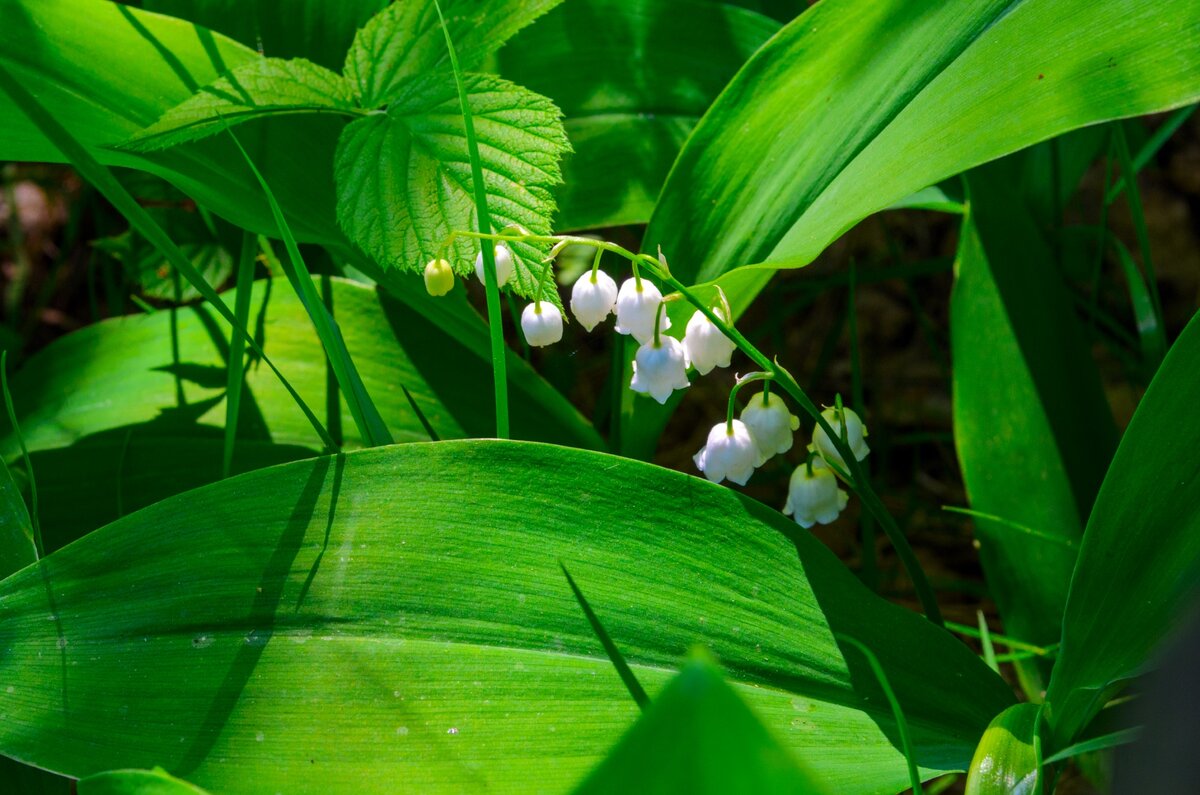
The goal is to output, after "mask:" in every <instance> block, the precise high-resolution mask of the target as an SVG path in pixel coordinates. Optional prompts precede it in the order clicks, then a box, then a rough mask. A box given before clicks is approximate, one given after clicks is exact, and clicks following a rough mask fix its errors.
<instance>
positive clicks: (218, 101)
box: [125, 58, 361, 152]
mask: <svg viewBox="0 0 1200 795" xmlns="http://www.w3.org/2000/svg"><path fill="white" fill-rule="evenodd" d="M292 113H334V114H342V115H348V116H353V115H356V114H358V113H361V111H359V110H358V108H357V107H356V106H355V104H354V97H353V95H352V93H351V90H350V85H349V84H348V83H347V82H346V81H345V80H344V79H342V76H341V75H339V74H337V73H335V72H331V71H329V70H328V69H325V68H324V67H320V66H317V65H316V64H314V63H312V62H311V61H306V60H304V59H303V58H294V59H291V60H286V61H285V60H281V59H279V58H255V59H253V60H250V61H248V62H247V63H244V64H242V65H241V66H239V67H237V68H236V69H234V70H232V71H231V72H229V73H228V74H226V75H224V76H222V77H221V78H220V79H219V80H217V81H216V82H214V83H212V84H210V85H207V86H205V87H204V88H202V89H200V90H199V91H198V92H196V93H195V94H193V95H192V96H191V97H189V98H188V99H186V100H184V101H183V102H181V103H180V104H178V105H176V106H175V107H173V108H171V109H170V110H168V111H167V112H166V113H164V114H163V115H162V116H160V117H159V119H158V120H157V121H156V122H154V123H153V124H151V125H150V126H149V127H147V128H145V129H144V130H141V131H140V132H138V134H137V135H135V136H134V137H133V138H131V139H130V140H129V141H127V142H126V144H125V147H126V148H127V149H130V150H131V151H135V152H137V151H141V152H149V151H153V150H155V149H166V148H167V147H171V146H176V145H178V144H181V143H185V142H187V141H195V140H198V139H200V138H206V137H208V136H210V135H216V134H217V133H220V132H222V131H224V130H225V128H226V127H227V126H229V125H234V124H239V123H241V122H245V121H250V120H252V119H256V118H260V117H263V116H278V115H281V114H292Z"/></svg>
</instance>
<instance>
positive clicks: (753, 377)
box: [725, 373, 771, 433]
mask: <svg viewBox="0 0 1200 795" xmlns="http://www.w3.org/2000/svg"><path fill="white" fill-rule="evenodd" d="M755 381H762V382H763V395H764V400H763V403H764V404H765V403H766V399H765V395H766V391H767V389H768V388H769V387H770V386H771V374H770V373H750V374H748V375H744V376H742V377H741V378H739V379H738V380H737V381H736V382H734V384H733V389H731V390H729V403H728V405H727V406H726V407H725V429H726V430H727V431H729V433H733V414H734V412H735V411H737V394H738V392H740V391H741V390H742V387H744V386H745V385H746V384H751V383H754V382H755Z"/></svg>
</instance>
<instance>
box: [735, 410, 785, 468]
mask: <svg viewBox="0 0 1200 795" xmlns="http://www.w3.org/2000/svg"><path fill="white" fill-rule="evenodd" d="M741 416H742V422H744V423H745V424H746V428H748V429H749V431H750V436H751V437H752V438H753V439H754V443H755V444H756V445H758V451H759V453H761V454H762V461H759V466H761V465H762V463H763V462H764V461H766V460H767V459H768V458H770V457H771V456H773V455H776V454H779V453H786V452H787V451H788V450H791V449H792V443H793V441H794V434H795V432H796V429H797V428H799V427H800V418H799V417H797V416H796V415H795V414H792V413H791V412H790V411H788V408H787V404H786V403H784V402H783V398H781V397H779V396H778V395H774V394H771V393H770V392H768V393H767V394H766V396H765V399H764V396H763V394H762V393H761V392H760V393H759V394H757V395H755V396H754V397H752V398H750V402H749V403H747V404H746V408H744V409H742V415H741Z"/></svg>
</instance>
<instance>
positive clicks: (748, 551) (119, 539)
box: [0, 441, 1011, 795]
mask: <svg viewBox="0 0 1200 795" xmlns="http://www.w3.org/2000/svg"><path fill="white" fill-rule="evenodd" d="M785 533H788V534H794V535H793V536H792V537H791V538H788V537H787V536H785ZM560 559H561V560H564V561H566V562H567V563H568V565H569V566H570V567H571V571H572V573H573V575H574V577H575V579H576V581H577V582H578V584H579V586H580V587H581V588H582V589H583V590H584V591H585V592H586V593H587V595H588V599H589V602H590V603H591V605H592V607H593V608H594V609H595V610H596V612H597V613H598V614H599V616H600V617H601V619H602V620H603V622H604V624H605V626H606V627H607V629H608V631H609V633H610V634H611V635H612V636H613V637H614V638H615V639H617V641H618V642H619V643H620V644H621V647H622V650H623V651H624V652H625V656H626V659H627V660H628V661H629V663H630V665H631V666H632V667H633V668H634V670H635V671H636V673H637V676H638V678H639V679H640V680H641V681H642V682H643V683H644V684H645V685H646V687H647V688H648V690H649V691H650V692H651V693H652V694H653V693H654V692H656V691H658V690H659V689H660V688H661V686H662V685H663V683H664V682H665V680H666V679H667V678H668V677H669V673H670V669H672V668H674V667H675V666H677V665H678V664H679V662H680V660H681V658H682V656H683V655H684V654H686V653H687V651H688V650H689V649H690V648H691V647H692V646H693V645H694V644H696V643H703V644H705V645H707V646H708V647H709V648H710V649H711V650H712V651H713V653H715V654H716V656H717V657H718V658H719V659H720V660H721V661H722V664H723V666H724V667H725V669H726V671H727V673H728V676H729V679H730V681H731V683H732V684H733V685H734V687H735V689H736V690H737V692H738V694H739V695H740V696H741V697H742V698H743V699H744V700H745V701H746V702H747V703H748V704H749V705H750V706H751V707H752V708H753V709H754V710H755V712H757V714H758V715H760V716H761V717H762V719H763V721H764V722H765V723H766V724H767V725H768V726H769V727H770V729H771V731H772V732H774V733H775V734H776V736H777V737H779V739H780V741H781V742H782V743H783V744H784V746H785V747H787V748H791V749H794V750H795V751H797V752H798V753H799V754H800V756H801V757H802V758H803V759H804V760H805V762H806V764H807V765H808V767H809V769H810V770H811V771H812V772H813V774H814V775H816V776H817V777H819V778H820V779H821V780H822V781H823V782H824V783H826V784H827V785H828V787H829V788H830V789H831V790H833V791H836V792H844V793H856V792H864V793H866V792H872V793H874V792H884V791H896V790H899V789H902V788H903V787H905V786H907V779H908V776H907V769H906V763H905V760H904V756H903V754H902V753H901V752H900V751H899V749H898V746H897V743H898V739H897V736H896V733H895V725H894V723H893V719H892V713H891V709H890V707H889V706H888V702H887V699H886V698H885V697H884V696H883V694H882V692H881V691H880V690H879V689H878V683H877V681H876V680H875V677H874V676H873V674H872V673H871V672H870V670H869V669H868V668H867V667H866V665H865V663H863V661H862V658H861V656H858V655H855V654H854V653H847V654H844V653H843V651H842V649H841V648H840V647H839V645H838V643H837V642H836V640H835V638H834V635H835V633H844V634H847V635H853V636H854V637H856V638H859V639H861V640H862V641H863V642H864V643H867V644H869V645H870V647H871V648H872V649H873V650H874V651H875V653H876V654H877V655H878V657H879V658H880V660H881V661H882V664H883V666H884V668H885V669H886V671H887V676H888V678H889V680H890V682H891V684H892V687H893V689H894V690H895V693H896V696H897V697H898V699H899V700H900V703H901V704H902V705H903V708H904V711H905V714H906V715H907V717H908V722H909V725H910V728H911V730H912V735H913V739H914V742H915V746H916V754H917V761H918V762H919V763H920V765H921V766H922V768H923V770H924V772H925V774H926V775H932V774H934V773H935V772H936V771H941V770H948V769H962V768H965V766H966V765H967V763H968V762H969V760H970V758H971V754H972V752H973V750H974V748H975V744H976V742H977V740H978V738H979V736H980V734H981V733H982V731H983V729H984V727H985V726H986V725H987V723H988V721H989V720H990V719H991V717H992V716H993V715H995V714H996V713H998V712H999V711H1000V710H1002V709H1003V708H1004V707H1005V706H1007V705H1008V704H1009V703H1011V695H1010V692H1009V690H1008V687H1007V686H1006V685H1005V684H1004V683H1003V682H1002V681H1001V680H1000V679H999V678H998V677H996V676H995V675H994V674H993V673H992V672H991V671H989V670H988V669H987V667H986V666H985V665H984V664H983V663H982V662H980V661H979V660H978V658H976V657H975V656H974V655H973V654H972V653H971V652H970V651H969V650H968V649H967V648H966V647H965V646H963V645H962V644H961V643H959V642H958V641H957V640H955V639H954V638H952V637H951V636H950V635H948V634H947V633H945V632H944V631H942V630H939V629H938V628H936V627H935V626H933V625H932V624H930V623H929V622H927V621H925V620H924V619H922V618H920V617H919V616H917V615H915V614H914V613H911V612H909V611H907V610H904V609H903V608H900V607H897V606H895V605H891V604H889V603H887V602H886V601H884V600H882V599H881V598H879V597H877V596H875V595H873V594H871V593H870V592H869V591H867V590H866V588H865V587H864V586H862V585H861V584H860V583H859V582H858V580H857V579H856V578H855V577H854V576H853V575H852V574H850V572H849V571H848V570H846V568H845V567H844V566H841V565H840V564H839V563H838V562H837V559H836V558H835V557H834V556H833V555H832V554H831V553H830V552H829V551H828V549H826V548H825V546H824V545H822V544H821V543H820V542H819V541H817V540H816V539H815V538H813V537H812V536H810V535H808V534H807V533H805V532H802V531H799V530H798V529H797V528H796V526H795V525H794V523H791V522H789V521H788V520H786V519H785V518H784V517H783V516H781V515H780V514H779V513H778V512H777V511H774V510H771V509H768V508H766V507H765V506H762V505H760V504H758V503H755V502H754V501H752V500H748V499H746V498H744V497H742V496H740V495H738V494H736V493H734V492H733V491H731V490H729V489H726V488H722V487H719V486H715V485H713V484H710V483H708V482H706V481H703V480H699V479H696V478H693V477H691V476H687V475H683V474H680V473H677V472H671V471H669V470H665V469H660V468H657V467H651V466H649V465H646V464H640V463H637V462H632V461H628V460H624V459H619V458H614V457H611V456H605V455H599V454H595V453H586V452H583V451H579V450H572V449H567V448H560V447H551V446H546V445H535V444H529V443H519V442H497V441H469V442H442V443H432V444H414V445H400V446H395V447H384V448H372V449H370V450H364V451H359V452H354V453H349V454H346V455H344V456H337V457H324V458H319V459H315V460H311V461H302V462H295V463H292V464H287V465H284V466H281V467H274V468H271V469H266V470H258V471H256V472H252V473H248V474H246V475H242V476H239V477H236V478H232V479H230V480H227V481H223V482H222V483H219V484H215V485H213V486H209V487H206V488H204V489H200V490H196V491H193V492H189V493H187V494H183V495H179V496H178V497H175V498H172V499H169V500H166V501H163V502H160V503H157V504H156V505H154V506H151V507H149V508H147V509H144V510H143V511H140V512H138V513H136V514H133V515H130V516H127V517H125V518H124V519H122V520H119V521H118V522H116V523H114V524H112V525H110V526H108V527H106V528H103V529H101V530H99V531H97V532H94V533H91V534H89V535H88V536H87V537H86V538H84V539H81V540H80V541H79V542H77V543H75V544H72V545H71V546H69V547H66V548H64V549H61V550H59V551H58V552H56V553H54V554H53V555H51V556H49V557H47V558H46V559H44V560H43V562H42V563H41V564H39V565H37V566H34V567H30V568H27V569H25V570H23V571H22V572H18V573H17V574H16V575H14V576H13V577H10V578H9V579H7V580H5V581H4V582H3V583H0V646H2V647H3V648H5V649H7V650H9V651H8V652H7V653H6V654H5V655H4V656H3V658H0V678H2V679H3V680H4V681H8V682H13V683H14V685H13V689H12V691H11V692H5V691H4V690H2V689H0V711H2V712H3V713H4V714H6V715H7V719H6V720H4V721H2V722H0V752H3V753H5V754H9V755H12V756H14V757H16V758H18V759H22V760H24V761H28V762H33V763H35V764H39V765H41V766H44V767H47V768H50V769H53V770H57V771H61V772H66V773H69V774H72V775H76V776H79V775H87V774H89V773H92V772H96V771H100V770H106V769H112V768H114V767H147V766H150V765H152V764H155V763H156V762H153V761H151V760H157V763H158V764H162V765H163V766H164V767H166V768H167V769H168V770H170V771H171V772H172V773H173V774H175V775H179V776H182V777H184V778H186V779H188V780H189V781H192V782H194V783H196V784H197V785H199V786H202V787H205V788H208V789H210V790H213V791H218V792H224V791H229V790H238V791H246V792H251V793H256V792H265V793H273V792H279V791H283V792H288V793H292V794H293V795H303V793H306V792H320V793H334V792H356V793H357V792H363V791H364V790H368V791H369V790H378V791H391V790H392V789H393V787H394V782H396V781H403V782H404V784H405V787H406V788H411V789H414V790H420V791H423V792H438V791H462V790H463V789H484V788H493V789H497V790H504V789H510V788H523V787H525V786H528V784H529V782H530V781H535V780H536V781H537V783H538V786H539V787H541V788H543V789H545V790H547V791H562V790H564V789H565V788H567V787H568V786H570V785H572V784H573V783H575V782H576V781H578V780H579V779H580V778H581V777H582V776H583V775H584V774H585V773H586V772H587V771H588V770H589V769H590V768H591V767H592V766H593V765H594V764H595V763H596V762H597V761H598V757H599V755H600V754H602V753H603V752H604V749H606V748H607V747H609V746H610V745H611V744H612V743H614V742H615V741H616V740H617V738H618V736H619V735H620V733H621V732H622V731H623V730H624V729H625V727H626V726H628V725H629V724H630V723H631V722H632V720H633V718H634V717H635V714H636V711H637V710H636V707H635V706H634V704H633V702H632V701H631V700H630V699H629V696H628V694H627V693H626V691H625V688H624V686H623V685H622V683H621V681H620V679H619V677H618V676H617V674H616V673H615V672H614V671H613V669H612V666H611V664H610V662H609V660H608V659H607V657H606V656H605V654H604V652H603V650H602V648H601V646H600V644H599V642H598V641H597V640H596V638H595V636H594V635H593V633H592V630H591V627H590V625H589V624H588V622H587V620H586V619H585V617H584V616H583V615H582V613H581V612H580V610H579V607H578V605H577V604H576V602H575V599H574V597H573V595H572V593H571V591H570V589H569V588H568V587H567V585H566V583H565V582H564V581H563V577H562V572H561V570H560V568H559V560H560ZM631 595H636V597H631ZM47 616H53V618H52V619H48V618H47ZM64 699H66V700H67V701H68V703H69V709H70V715H71V720H70V721H69V722H64V721H63V720H62V715H63V709H64V702H63V700H64ZM48 736H53V738H54V742H46V738H47V737H48ZM97 737H103V738H104V742H102V743H99V742H97V741H96V738H97Z"/></svg>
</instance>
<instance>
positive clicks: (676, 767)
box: [576, 661, 824, 795]
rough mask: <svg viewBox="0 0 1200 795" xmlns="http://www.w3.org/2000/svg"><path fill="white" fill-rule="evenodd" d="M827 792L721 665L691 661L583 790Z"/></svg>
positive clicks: (589, 794) (724, 794)
mask: <svg viewBox="0 0 1200 795" xmlns="http://www.w3.org/2000/svg"><path fill="white" fill-rule="evenodd" d="M624 792H639V793H642V794H643V795H670V793H679V792H687V793H692V794H693V795H701V794H702V793H713V795H733V794H734V793H744V795H758V794H759V793H781V794H782V793H792V794H793V795H819V794H820V793H822V792H824V790H822V789H821V787H820V786H819V785H818V784H817V783H816V782H815V781H814V780H813V779H812V777H810V776H809V775H808V774H806V773H804V772H802V771H801V769H800V768H799V767H798V766H797V765H796V760H795V759H794V758H792V756H791V755H790V754H789V753H788V752H787V749H785V748H783V746H781V745H780V744H779V741H778V740H776V739H775V737H774V736H773V735H772V734H771V732H770V731H769V730H768V729H767V728H766V727H765V726H763V724H762V722H761V721H760V720H759V719H758V717H757V716H755V714H754V713H753V712H751V711H750V709H749V707H747V706H746V704H745V702H743V701H742V700H741V699H740V698H738V695H737V693H735V692H734V691H733V689H732V688H730V687H729V685H727V684H726V683H725V681H724V680H723V679H722V678H721V674H720V672H719V671H718V670H717V669H716V668H715V667H714V666H712V665H711V664H708V663H706V662H703V661H692V662H689V663H688V664H687V665H686V666H685V667H684V669H683V670H682V671H680V672H679V674H678V676H676V677H675V678H674V679H672V680H671V681H670V682H668V683H667V685H666V687H664V688H663V691H662V693H660V694H659V696H658V698H656V699H655V700H654V702H653V703H652V704H651V705H650V707H649V709H647V710H646V713H645V714H644V715H642V716H641V717H640V718H639V719H638V721H637V723H635V724H634V725H633V726H632V727H631V728H630V730H629V731H628V732H626V733H625V736H624V737H622V738H621V741H620V742H619V743H618V744H617V745H616V747H615V748H613V750H612V752H611V753H610V754H609V755H608V756H607V757H605V759H604V761H603V762H602V763H601V764H600V765H599V767H597V768H596V769H595V770H594V771H592V773H591V775H589V776H588V777H587V779H586V780H585V781H584V782H583V784H582V785H580V787H579V789H578V790H576V793H577V795H585V794H586V795H602V794H604V793H612V794H613V795H616V793H624Z"/></svg>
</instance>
